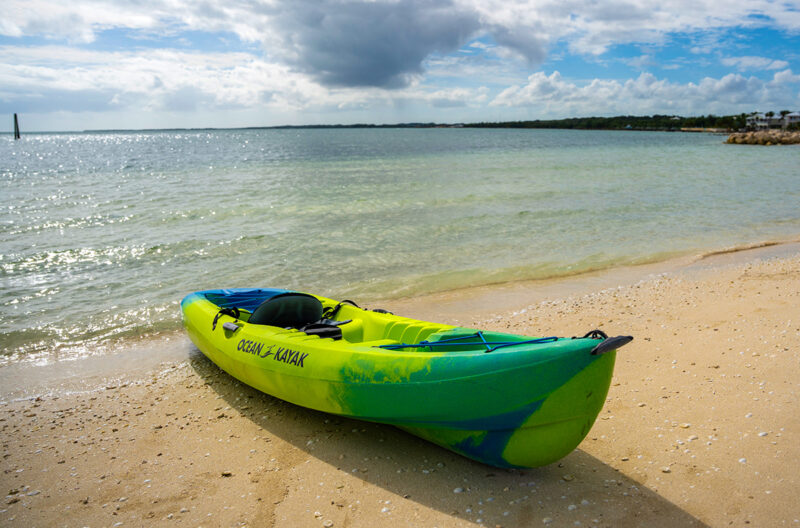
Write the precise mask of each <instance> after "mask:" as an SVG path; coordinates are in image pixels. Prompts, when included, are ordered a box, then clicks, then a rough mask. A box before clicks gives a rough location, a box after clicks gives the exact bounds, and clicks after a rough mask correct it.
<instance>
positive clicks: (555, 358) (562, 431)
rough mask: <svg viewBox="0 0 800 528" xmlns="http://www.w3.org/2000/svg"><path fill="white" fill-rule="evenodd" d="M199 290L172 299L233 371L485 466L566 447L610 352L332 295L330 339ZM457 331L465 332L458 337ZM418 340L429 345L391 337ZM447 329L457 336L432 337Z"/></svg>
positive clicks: (610, 364)
mask: <svg viewBox="0 0 800 528" xmlns="http://www.w3.org/2000/svg"><path fill="white" fill-rule="evenodd" d="M215 291H219V290H215ZM206 293H207V292H197V293H194V294H191V295H188V296H187V297H186V298H184V299H183V301H182V303H181V309H182V314H183V323H184V327H185V329H186V331H187V333H188V335H189V337H190V339H191V340H192V342H193V343H194V344H195V345H196V346H197V348H198V349H200V351H201V352H203V354H205V355H206V356H207V357H208V358H209V359H210V360H211V361H213V362H214V363H215V364H217V365H218V366H219V367H220V368H221V369H223V370H224V371H226V372H228V373H229V374H230V375H232V376H233V377H235V378H237V379H239V380H240V381H242V382H244V383H246V384H247V385H250V386H252V387H254V388H256V389H258V390H260V391H262V392H264V393H267V394H270V395H272V396H275V397H278V398H280V399H283V400H286V401H288V402H290V403H294V404H297V405H301V406H304V407H308V408H311V409H315V410H318V411H323V412H327V413H331V414H336V415H340V416H346V417H350V418H357V419H361V420H366V421H371V422H379V423H385V424H391V425H395V426H397V427H400V428H401V429H403V430H406V431H408V432H410V433H412V434H414V435H416V436H419V437H421V438H423V439H425V440H428V441H431V442H433V443H435V444H438V445H440V446H442V447H445V448H447V449H450V450H451V451H454V452H456V453H459V454H461V455H464V456H466V457H468V458H471V459H473V460H477V461H479V462H482V463H485V464H489V465H493V466H497V467H516V468H529V467H537V466H542V465H546V464H549V463H552V462H554V461H556V460H559V459H560V458H562V457H564V456H566V455H567V454H569V453H570V452H571V451H572V450H574V449H575V448H576V447H577V446H578V444H579V443H580V442H581V441H582V440H583V438H584V437H585V436H586V434H587V433H588V432H589V430H590V428H591V427H592V424H593V423H594V421H595V419H596V418H597V415H598V414H599V412H600V410H601V409H602V406H603V403H604V402H605V398H606V395H607V393H608V389H609V385H610V383H611V376H612V373H613V368H614V361H615V355H616V353H615V351H610V352H606V353H604V354H601V355H595V354H592V353H591V352H592V350H593V349H594V347H595V346H596V345H597V344H598V340H597V339H590V338H582V339H558V340H555V341H551V342H543V343H540V342H534V343H530V344H527V343H528V342H530V341H531V340H532V339H533V338H527V337H524V336H514V335H511V334H501V333H493V332H483V333H482V334H480V339H482V340H484V341H485V340H489V341H492V340H494V341H496V340H498V339H506V340H512V341H513V342H515V343H516V342H519V343H520V344H518V345H517V344H515V345H514V346H503V347H498V348H497V349H495V350H492V351H491V352H487V349H488V348H489V347H484V346H482V345H481V344H480V341H477V339H478V338H474V339H473V338H472V337H470V336H473V335H477V334H476V330H474V329H464V328H459V327H453V326H449V325H440V324H435V323H428V322H424V321H417V320H413V319H408V318H403V317H398V316H394V315H391V314H378V313H374V312H368V311H365V310H361V309H359V308H355V307H352V306H344V307H342V308H341V309H340V314H341V315H340V318H341V319H352V320H353V322H352V323H348V324H345V325H342V329H343V338H342V339H339V340H333V339H329V338H320V337H318V336H315V335H307V334H305V333H303V332H300V331H298V330H294V329H290V330H287V329H282V328H277V327H273V326H269V325H256V324H249V323H248V322H247V321H246V315H244V316H241V318H234V317H233V316H231V315H222V316H219V311H220V307H219V305H218V304H215V302H212V301H210V300H209V297H211V298H212V299H213V298H214V297H213V296H208V295H206ZM318 298H319V299H320V301H321V302H322V303H323V305H326V306H328V305H331V304H333V303H335V301H333V300H330V299H325V298H324V297H318ZM217 302H218V301H217ZM215 318H216V319H218V322H217V324H216V325H214V320H215ZM226 322H227V323H229V324H227V325H225V324H224V323H226ZM348 326H349V327H350V328H348ZM462 336H468V337H467V338H464V337H462ZM375 337H377V338H378V339H373V338H375ZM464 339H467V341H468V342H469V343H470V344H469V345H462V344H461V343H463V342H465V341H464ZM551 339H555V338H551ZM423 340H424V341H425V342H429V343H433V344H434V346H430V347H427V349H426V348H425V347H417V348H413V347H409V348H405V347H404V348H401V349H396V350H395V349H391V347H392V346H397V345H398V343H406V344H408V343H419V342H422V341H423ZM452 340H455V341H456V342H457V343H459V344H453V345H448V344H443V343H441V342H443V341H444V342H445V343H449V342H450V341H452ZM473 341H475V342H473ZM437 342H439V344H440V345H442V346H438V347H437V346H435V345H436V343H437ZM387 345H388V346H389V349H387V348H385V347H386V346H387ZM382 346H383V347H384V348H381V347H382Z"/></svg>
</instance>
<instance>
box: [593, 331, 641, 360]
mask: <svg viewBox="0 0 800 528" xmlns="http://www.w3.org/2000/svg"><path fill="white" fill-rule="evenodd" d="M631 341H633V336H616V337H607V338H606V339H603V342H602V343H600V344H599V345H597V346H596V347H594V348H593V349H592V351H591V352H590V354H591V355H593V356H599V355H601V354H605V353H606V352H610V351H612V350H616V349H618V348H622V347H623V346H625V345H627V344H628V343H630V342H631Z"/></svg>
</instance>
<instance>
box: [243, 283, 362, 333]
mask: <svg viewBox="0 0 800 528" xmlns="http://www.w3.org/2000/svg"><path fill="white" fill-rule="evenodd" d="M247 322H248V323H250V324H259V325H269V326H277V327H279V328H294V329H296V330H300V331H301V332H305V333H306V334H309V335H317V336H319V337H321V338H326V337H327V338H331V339H341V338H342V329H341V328H339V325H342V324H345V323H349V322H350V321H349V320H348V321H332V320H330V319H324V318H323V317H322V303H321V302H320V301H319V299H317V298H316V297H314V296H313V295H309V294H307V293H297V292H286V293H281V294H280V295H276V296H274V297H271V298H269V299H267V300H266V301H264V302H263V303H261V304H260V305H259V306H258V308H256V309H255V310H254V311H253V313H252V314H251V315H250V319H249V320H248V321H247Z"/></svg>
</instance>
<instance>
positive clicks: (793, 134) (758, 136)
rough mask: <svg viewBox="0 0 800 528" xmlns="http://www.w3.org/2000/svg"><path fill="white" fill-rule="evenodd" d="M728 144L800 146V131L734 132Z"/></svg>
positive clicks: (729, 137)
mask: <svg viewBox="0 0 800 528" xmlns="http://www.w3.org/2000/svg"><path fill="white" fill-rule="evenodd" d="M727 142H728V143H734V144H737V145H800V131H798V130H794V131H788V130H759V131H757V132H734V133H733V134H731V135H730V136H728V141H727Z"/></svg>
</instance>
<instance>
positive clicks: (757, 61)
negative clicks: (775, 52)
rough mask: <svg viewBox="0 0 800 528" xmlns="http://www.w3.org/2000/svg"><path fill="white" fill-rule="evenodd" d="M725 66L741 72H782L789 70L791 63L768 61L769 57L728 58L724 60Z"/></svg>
mask: <svg viewBox="0 0 800 528" xmlns="http://www.w3.org/2000/svg"><path fill="white" fill-rule="evenodd" d="M722 64H724V65H725V66H733V67H735V68H736V69H738V70H739V71H753V70H781V69H784V68H787V67H788V66H789V63H788V62H786V61H785V60H775V59H768V58H767V57H753V56H745V57H726V58H723V59H722Z"/></svg>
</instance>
